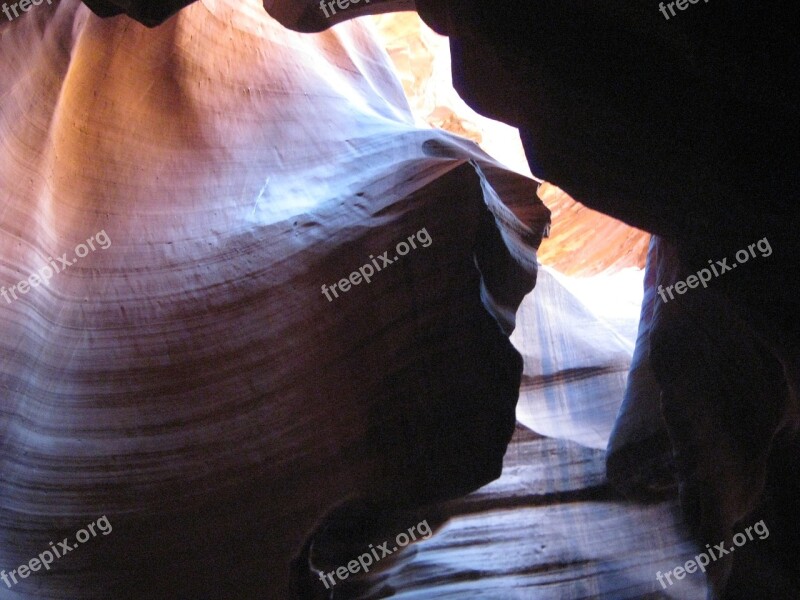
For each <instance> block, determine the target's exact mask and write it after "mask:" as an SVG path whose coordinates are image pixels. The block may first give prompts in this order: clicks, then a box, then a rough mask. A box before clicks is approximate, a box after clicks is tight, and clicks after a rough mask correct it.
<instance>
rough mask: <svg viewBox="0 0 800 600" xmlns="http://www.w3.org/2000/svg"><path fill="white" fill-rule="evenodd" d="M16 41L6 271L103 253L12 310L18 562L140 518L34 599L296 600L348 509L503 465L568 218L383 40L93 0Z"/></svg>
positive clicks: (6, 88)
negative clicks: (538, 300) (90, 529)
mask: <svg viewBox="0 0 800 600" xmlns="http://www.w3.org/2000/svg"><path fill="white" fill-rule="evenodd" d="M2 48H3V52H2V55H1V56H2V58H0V70H2V73H3V75H2V78H1V79H0V97H2V98H3V101H2V107H1V108H0V133H2V135H0V139H2V145H3V152H2V153H0V190H2V194H0V256H2V264H0V285H2V286H5V289H6V290H8V289H11V288H12V286H15V285H16V284H17V283H18V282H19V281H21V280H23V279H27V278H28V276H29V275H30V274H32V273H36V272H37V271H39V270H40V269H41V268H42V267H43V266H44V265H48V264H50V263H49V257H61V256H62V255H64V254H65V255H66V260H68V261H72V260H75V262H74V264H71V265H70V266H69V267H67V268H65V269H64V270H61V271H60V272H58V273H55V274H52V276H50V277H49V278H48V281H47V282H46V283H41V282H39V283H38V284H36V285H29V286H28V287H29V288H30V289H26V290H25V291H24V292H22V291H18V292H16V296H11V301H9V302H7V301H6V300H5V299H2V300H0V394H2V396H1V397H0V568H3V569H5V570H6V571H7V572H8V571H10V570H11V569H14V568H15V567H16V566H17V565H21V564H23V563H27V562H28V561H29V560H30V559H31V558H33V557H36V556H37V555H38V554H39V553H40V552H42V551H43V550H44V549H47V548H48V547H49V542H50V541H51V540H52V541H55V542H57V541H59V540H62V539H64V538H68V539H69V541H71V542H74V541H75V537H74V536H75V533H76V532H77V531H78V530H79V529H81V528H82V527H85V526H86V525H87V524H88V523H90V522H93V521H95V520H96V519H98V518H99V517H101V516H102V515H105V516H106V517H107V518H108V520H109V522H110V524H111V525H112V526H113V531H112V532H111V533H109V534H108V535H107V536H98V537H97V538H96V539H91V540H90V541H87V542H86V543H85V544H81V545H80V546H79V547H77V548H76V549H75V550H74V551H72V552H70V553H69V555H67V556H65V557H64V558H63V559H61V560H58V561H55V562H54V563H53V564H52V565H51V566H50V569H49V570H46V571H45V570H40V571H39V572H37V573H35V576H30V577H28V578H25V579H22V578H18V583H17V584H16V585H15V586H14V587H13V592H14V594H15V595H14V597H15V598H17V597H18V598H26V599H27V598H30V599H34V598H35V599H37V600H38V599H42V598H68V599H70V600H76V599H94V598H109V597H112V598H119V599H127V598H130V599H134V598H135V599H137V600H139V599H141V598H170V599H173V598H192V599H197V598H276V599H281V600H284V599H286V598H292V597H296V590H295V589H294V587H293V586H294V580H293V578H292V573H293V569H294V565H293V564H292V563H293V561H295V560H296V559H298V558H300V557H301V553H302V549H303V545H304V544H305V542H306V540H307V539H308V537H309V536H310V535H311V533H312V532H313V531H314V530H315V529H316V528H317V526H318V524H319V523H320V522H321V521H322V519H323V518H324V517H325V515H327V514H328V513H329V512H330V511H332V510H334V509H335V508H337V507H338V506H340V505H342V504H343V503H345V502H348V501H351V500H358V499H360V500H371V501H380V502H381V503H383V504H386V503H388V502H391V503H393V504H396V505H419V504H420V503H423V502H428V501H431V500H434V499H440V498H447V497H452V496H455V495H458V494H463V493H465V492H467V491H469V490H472V489H474V488H476V487H478V486H480V485H482V484H483V483H486V482H488V481H490V480H491V479H493V478H495V477H497V475H498V474H499V472H500V468H501V463H502V457H503V454H504V451H505V448H506V446H507V444H508V441H509V439H510V437H511V435H512V432H513V429H514V406H515V403H516V400H517V395H518V388H519V381H520V375H521V369H522V365H521V360H520V357H519V355H518V353H517V352H516V351H515V350H514V349H513V347H512V346H511V344H510V342H509V340H508V337H507V336H508V334H509V333H510V332H511V330H513V327H514V311H515V309H516V307H517V306H518V304H519V302H520V301H521V299H522V297H523V296H524V295H525V294H526V293H527V292H529V291H530V290H531V289H532V288H533V285H534V283H535V278H536V254H535V248H536V246H538V244H539V242H540V241H541V236H542V232H543V230H544V229H545V227H546V225H547V224H548V221H549V212H548V211H547V209H546V208H545V207H544V206H543V205H542V204H541V202H539V201H538V200H537V199H536V186H535V184H534V182H532V181H531V180H529V179H526V178H523V177H521V176H518V175H515V174H513V173H509V172H507V171H505V170H504V169H502V168H501V167H500V166H499V165H497V164H496V163H494V162H493V161H492V159H490V158H489V157H488V156H487V155H485V154H484V153H483V152H481V151H480V150H479V149H478V148H477V147H476V146H475V145H474V144H471V143H468V142H465V141H464V140H460V139H457V138H455V137H454V136H451V135H448V134H446V133H442V132H436V131H430V130H419V129H417V128H415V127H414V125H413V120H412V118H411V115H410V113H409V112H408V107H407V104H406V102H405V98H404V96H403V93H402V90H401V88H400V86H399V83H398V82H397V80H396V79H395V77H394V75H393V73H392V71H391V69H390V68H389V66H388V64H387V62H386V59H385V55H384V54H382V53H381V52H380V49H379V48H378V46H377V45H376V44H375V43H374V40H373V39H372V37H371V34H370V33H369V32H368V31H367V30H366V29H365V28H363V27H362V26H360V25H358V24H348V25H345V26H344V27H343V28H341V29H340V30H339V31H337V32H336V33H335V34H334V33H329V34H324V35H321V36H314V37H311V36H303V35H300V34H297V33H294V32H291V31H288V30H286V29H284V28H282V27H281V26H280V25H278V24H277V23H275V22H274V21H273V20H271V19H270V18H269V17H268V16H267V15H266V13H264V12H263V10H262V8H261V6H260V5H259V4H257V3H253V2H250V3H247V2H245V3H241V2H239V1H238V0H237V1H236V2H224V1H223V2H214V3H210V2H209V3H196V4H194V5H192V6H191V7H188V8H187V9H186V10H185V11H181V12H180V13H179V14H177V15H176V16H175V17H174V18H172V19H170V20H169V21H167V22H166V23H164V24H163V25H162V26H161V27H158V28H156V29H146V28H144V27H142V26H141V25H139V24H137V23H133V22H131V21H130V20H129V19H124V18H118V19H109V20H101V19H99V18H97V17H96V16H95V15H93V14H91V13H90V11H89V10H88V9H86V8H85V7H83V6H82V5H81V4H79V3H78V2H74V1H72V2H71V1H69V0H65V1H64V2H62V3H60V4H58V5H55V4H54V5H52V6H48V5H46V4H45V5H41V6H39V7H38V8H37V10H36V11H32V12H31V13H29V14H28V15H26V17H25V18H24V19H20V20H19V21H18V22H15V23H12V24H11V25H10V26H9V27H8V28H7V29H4V31H3V38H2ZM11 57H13V59H12V58H11ZM32 99H35V101H32ZM501 198H502V199H501ZM101 231H102V232H103V234H104V236H107V239H108V241H109V243H108V244H103V246H104V247H100V244H97V243H95V249H94V250H93V251H87V252H84V251H83V250H82V249H78V245H79V244H81V243H84V241H85V240H87V239H88V238H90V237H94V236H95V234H97V233H98V232H101ZM411 236H416V238H415V239H416V247H415V248H411V249H409V248H408V247H405V249H403V247H402V246H399V242H404V243H406V244H408V242H409V237H411ZM102 239H106V237H102ZM384 252H385V257H386V259H387V260H388V261H390V263H391V264H389V265H387V263H386V262H384V261H383V260H381V259H379V257H380V256H381V255H383V254H384ZM403 252H405V255H403ZM373 256H374V257H375V259H374V260H375V261H376V262H375V263H373V262H372V257H373ZM54 262H55V261H54ZM381 264H382V265H383V269H381V270H380V271H378V270H377V269H378V268H379V266H380V265H381ZM364 265H375V272H374V273H373V276H372V278H371V282H369V283H365V281H364V280H363V279H362V280H361V281H360V282H359V284H357V285H356V284H354V283H353V284H352V287H351V289H349V290H347V291H344V289H343V288H344V287H346V286H343V285H342V284H341V281H342V280H343V279H344V278H350V274H351V272H354V271H357V270H358V269H359V268H360V267H363V266H364ZM350 279H351V281H352V278H350ZM334 283H337V284H338V285H339V290H340V291H339V294H338V297H335V296H333V295H332V296H331V297H330V298H326V296H325V294H324V292H323V291H322V286H323V285H326V286H327V287H328V288H330V287H331V286H332V284H334ZM23 287H25V286H23ZM16 289H18V290H19V288H16ZM5 590H7V588H6V586H5V584H2V586H0V597H2V598H5V597H6V596H7V595H8V593H10V592H6V591H5Z"/></svg>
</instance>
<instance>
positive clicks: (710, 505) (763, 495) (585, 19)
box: [287, 0, 800, 598]
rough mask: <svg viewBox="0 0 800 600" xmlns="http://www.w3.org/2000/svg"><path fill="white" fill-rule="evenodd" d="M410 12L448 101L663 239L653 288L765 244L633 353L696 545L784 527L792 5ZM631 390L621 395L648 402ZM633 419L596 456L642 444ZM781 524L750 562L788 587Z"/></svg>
mask: <svg viewBox="0 0 800 600" xmlns="http://www.w3.org/2000/svg"><path fill="white" fill-rule="evenodd" d="M309 4H310V3H309ZM416 7H417V9H418V11H419V13H420V14H421V15H422V17H423V18H424V19H425V20H426V22H427V23H428V24H429V25H431V26H432V27H433V28H434V29H435V30H436V31H437V32H439V33H442V34H446V35H449V36H450V38H451V39H450V43H451V50H452V54H453V71H454V81H455V82H456V89H458V91H459V92H460V93H461V95H462V97H464V98H465V99H466V100H467V102H468V103H469V104H470V105H471V106H472V107H473V108H475V109H476V110H478V111H479V112H481V113H482V114H485V115H488V116H491V117H494V118H498V119H500V120H502V121H504V122H506V123H509V124H511V125H514V126H517V127H519V128H520V130H521V133H522V138H523V143H524V145H525V150H526V155H527V158H528V161H529V163H530V165H531V169H532V171H533V173H534V174H535V175H537V176H538V177H542V178H545V179H547V180H549V181H553V182H554V183H555V184H557V185H558V186H559V187H560V188H562V189H564V190H565V191H566V192H567V193H569V194H570V195H571V196H572V197H574V198H576V199H578V200H580V201H581V202H582V203H584V204H586V205H588V206H590V207H592V208H594V209H596V210H599V211H601V212H604V213H606V214H609V215H611V216H614V217H617V218H619V219H621V220H623V221H625V222H627V223H629V224H631V225H634V226H636V227H639V228H641V229H644V230H647V231H650V232H652V233H656V234H658V235H659V236H661V237H662V238H663V240H664V241H665V244H667V245H671V246H672V247H673V249H674V252H673V254H672V255H671V257H670V258H669V259H668V260H667V263H666V264H668V267H667V266H663V265H660V266H659V267H657V268H658V269H662V268H663V269H666V271H665V272H669V273H671V277H675V279H672V280H670V278H661V280H660V281H661V282H663V285H669V284H674V283H675V282H676V281H677V280H678V279H682V278H685V277H688V275H689V274H693V273H695V272H697V271H698V270H699V269H701V268H704V267H706V266H708V261H716V260H721V259H723V258H725V257H727V258H728V259H729V263H730V262H732V257H733V256H734V255H735V253H736V252H738V251H740V250H742V249H746V248H747V247H748V245H750V244H754V243H755V242H756V241H758V240H760V239H762V238H767V239H768V240H769V242H770V244H771V246H772V248H773V249H774V252H773V254H772V255H771V256H770V257H769V258H768V259H764V260H762V261H760V262H758V264H757V266H756V265H755V264H754V263H753V262H751V263H750V264H748V265H746V266H742V267H741V268H739V269H738V270H736V271H734V272H729V273H726V274H725V275H724V276H722V277H720V278H718V279H715V281H714V282H713V291H707V290H702V291H700V292H698V291H696V290H692V291H691V292H692V293H691V295H687V296H686V297H685V298H684V297H679V298H678V299H677V300H675V301H674V304H669V305H666V306H665V307H662V310H658V311H657V313H656V314H655V315H654V316H653V322H652V330H651V331H650V332H648V331H642V333H643V336H642V337H641V343H642V346H641V348H640V350H639V356H640V357H643V356H646V355H647V353H648V350H649V358H650V360H651V365H650V368H652V373H653V375H654V377H655V379H656V381H657V384H658V386H659V387H660V391H661V392H662V393H663V402H662V408H663V411H664V414H665V417H666V426H667V429H668V431H669V435H670V440H671V443H672V446H673V450H674V452H675V455H676V461H677V464H676V467H677V474H678V478H679V481H680V487H681V497H682V501H683V505H684V507H685V509H686V514H687V518H688V520H689V521H690V523H691V524H692V525H693V527H694V529H695V531H696V532H697V535H698V539H699V540H700V541H701V542H702V543H703V544H705V543H712V544H716V543H718V542H719V539H725V538H728V537H729V532H730V531H731V530H732V529H733V528H734V526H735V525H736V524H738V523H741V524H743V525H746V524H747V523H746V521H752V517H753V515H754V514H755V512H757V511H759V510H762V509H763V508H764V507H770V506H771V507H772V509H773V518H774V519H775V523H776V524H780V525H783V524H785V523H786V522H787V519H788V514H789V513H791V512H792V511H793V510H795V509H796V507H797V505H798V503H800V497H799V496H798V494H797V489H796V474H797V471H798V469H797V465H798V462H797V453H796V451H795V449H796V446H797V434H798V430H799V429H800V421H799V420H798V414H800V408H798V407H799V406H800V404H799V401H800V329H799V328H798V323H800V319H798V315H800V303H799V302H798V297H800V282H799V281H798V279H797V273H798V271H800V264H798V256H800V246H798V238H797V233H796V232H797V228H798V225H800V212H798V204H797V202H796V199H797V194H798V190H800V180H798V174H797V169H796V164H797V162H798V158H800V157H798V153H797V144H796V132H797V130H798V129H800V123H798V116H797V110H796V106H797V104H798V102H799V101H800V97H798V94H797V89H799V88H798V87H797V86H796V85H792V83H794V81H795V79H796V73H797V72H798V67H800V53H799V52H798V45H797V43H796V39H795V38H796V36H795V35H794V29H796V25H797V23H798V21H799V20H800V13H799V12H798V11H799V10H800V9H798V5H797V4H796V3H791V2H788V1H783V2H778V3H775V4H773V5H771V6H770V8H769V9H768V10H765V9H764V7H762V6H760V5H755V4H752V3H751V4H731V3H719V2H718V3H713V2H712V3H706V4H703V3H700V4H698V5H690V6H688V7H687V10H686V11H678V12H677V14H676V15H675V16H673V17H672V18H670V19H665V18H664V17H663V15H661V14H660V12H659V11H658V7H657V6H656V5H655V4H649V3H638V4H631V3H624V2H612V3H604V4H597V3H594V4H593V3H583V2H568V3H566V4H565V3H564V2H553V1H550V0H541V1H537V2H507V3H502V4H498V3H489V2H483V1H482V0H467V1H458V2H454V1H452V0H418V1H417V2H416ZM287 25H288V26H292V25H291V23H287ZM664 247H666V246H664ZM654 268H655V267H654ZM651 281H652V276H651ZM649 295H650V296H651V297H652V295H653V290H652V289H651V290H650V291H649ZM656 304H658V301H656ZM644 309H645V310H647V307H646V306H645V307H644ZM649 326H650V325H648V326H647V327H649ZM648 345H649V348H648V347H647V346H648ZM726 359H727V360H728V361H733V363H734V364H736V365H737V367H738V368H731V367H730V364H731V363H730V362H727V363H726V362H725V361H726ZM637 364H642V363H641V361H640V362H639V363H637ZM695 382H697V383H695ZM631 393H632V395H633V396H636V391H635V390H633V391H632V392H631ZM650 393H651V392H650V391H648V392H646V394H647V395H649V394H650ZM721 396H724V397H721ZM643 400H644V397H642V398H640V399H639V400H636V399H635V398H634V397H631V402H628V403H627V404H628V405H629V406H632V407H633V408H631V410H632V411H633V413H636V412H637V411H644V412H647V411H652V410H653V409H654V407H655V404H656V403H655V402H653V401H652V398H650V399H649V400H647V401H643ZM626 410H627V409H626ZM630 416H631V415H630V414H627V413H626V414H624V415H623V417H624V418H626V419H627V418H628V417H630ZM635 420H636V419H634V420H633V421H635ZM638 420H639V422H640V423H641V425H640V427H643V428H651V426H653V425H654V424H656V423H657V419H656V418H655V416H654V415H652V414H651V415H646V416H643V418H639V419H638ZM633 421H632V422H633ZM636 427H639V426H634V427H633V428H632V429H629V430H628V434H627V435H630V438H629V439H628V440H627V441H626V440H624V439H619V438H617V442H620V443H621V445H618V446H615V447H614V448H612V450H618V449H619V448H621V447H624V446H625V444H626V443H630V444H631V445H633V444H635V443H637V442H640V441H641V435H642V434H643V433H644V432H643V431H642V430H640V431H638V432H637V431H636ZM618 431H621V430H618ZM650 431H652V429H650ZM662 433H663V432H662ZM699 440H704V441H702V442H701V441H699ZM690 457H691V458H690ZM658 464H659V461H657V460H656V461H655V462H654V465H658ZM657 468H659V469H660V466H659V467H657ZM618 475H619V476H621V477H624V474H622V473H618ZM630 475H631V479H634V478H639V480H640V481H643V482H644V481H649V480H650V479H649V477H648V476H647V475H646V474H645V475H644V477H643V474H642V473H637V472H631V474H630ZM775 511H777V512H775ZM784 529H785V531H786V532H787V533H786V535H785V536H784V537H783V539H781V540H780V542H778V543H777V550H776V551H775V552H773V553H772V554H771V556H769V553H768V554H767V555H765V556H768V558H767V559H766V560H765V561H762V562H765V563H766V565H767V566H768V567H769V568H771V569H773V570H774V571H776V572H778V573H780V574H781V577H788V578H789V580H791V583H790V584H789V585H788V586H786V585H784V584H782V583H781V584H776V589H774V590H768V591H764V592H763V593H765V594H767V595H768V597H781V598H795V597H797V594H798V592H797V590H798V589H800V585H799V584H798V581H800V568H798V565H797V563H796V561H794V562H792V561H787V560H786V558H785V557H787V556H790V555H791V554H792V552H793V551H794V549H796V545H797V539H798V536H797V535H796V533H794V530H793V529H792V528H784ZM714 536H716V537H714ZM717 538H719V539H717ZM741 555H742V554H740V555H737V560H736V563H738V564H734V565H733V568H731V565H730V564H729V563H730V562H732V561H723V562H721V563H720V565H718V566H719V568H718V569H716V568H715V570H714V573H712V577H711V579H712V582H713V584H714V588H715V592H716V594H717V595H718V596H722V595H724V596H725V597H728V598H737V597H748V598H749V597H756V596H754V594H756V593H761V592H760V591H758V590H760V589H762V588H760V587H759V585H760V583H759V582H760V581H762V580H769V581H773V579H771V575H770V574H767V575H764V573H763V571H762V570H761V569H757V568H750V567H753V566H754V563H752V562H750V563H749V565H748V562H747V561H748V560H751V561H752V560H753V555H752V554H751V555H750V556H749V557H748V556H747V555H746V554H745V559H744V560H742V561H740V559H739V556H741ZM776 557H778V558H776ZM727 580H730V582H731V585H730V586H726V581H727Z"/></svg>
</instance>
